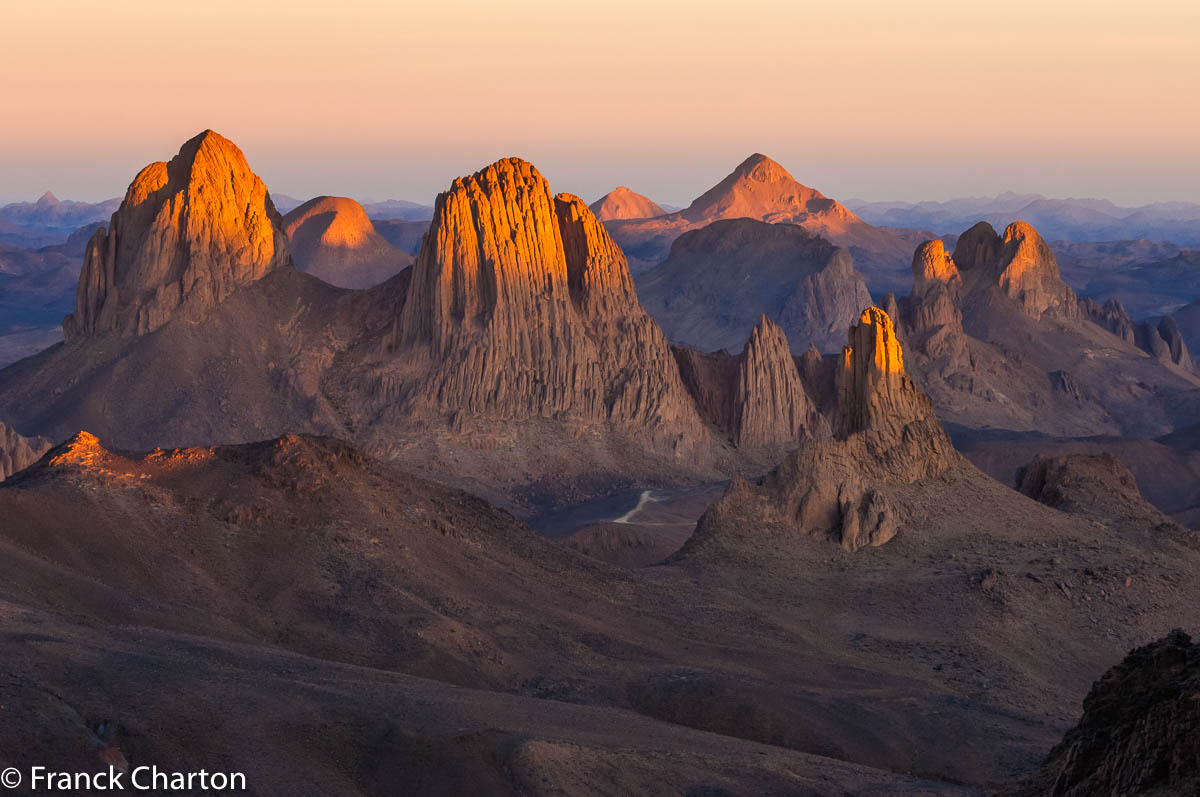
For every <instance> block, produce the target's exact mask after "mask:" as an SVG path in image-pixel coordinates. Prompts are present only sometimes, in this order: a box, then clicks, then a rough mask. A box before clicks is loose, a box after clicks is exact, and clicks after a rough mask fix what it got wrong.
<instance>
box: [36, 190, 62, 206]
mask: <svg viewBox="0 0 1200 797" xmlns="http://www.w3.org/2000/svg"><path fill="white" fill-rule="evenodd" d="M37 203H38V204H39V205H57V204H58V197H56V196H55V195H54V192H52V191H47V192H46V193H44V194H42V195H41V196H40V197H38V201H37Z"/></svg>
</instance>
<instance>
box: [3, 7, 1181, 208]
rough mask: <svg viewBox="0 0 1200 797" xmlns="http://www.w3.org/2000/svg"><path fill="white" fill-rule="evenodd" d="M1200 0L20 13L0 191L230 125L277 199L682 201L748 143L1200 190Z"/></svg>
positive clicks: (974, 170) (836, 157) (996, 180)
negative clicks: (512, 178)
mask: <svg viewBox="0 0 1200 797" xmlns="http://www.w3.org/2000/svg"><path fill="white" fill-rule="evenodd" d="M1198 82H1200V3H1196V2H1195V0H1186V1H1184V0H1180V1H1179V2H1165V1H1163V0H1142V2H1137V3H1130V2H1108V0H1090V2H1074V1H1071V2H1061V1H1056V0H1038V2H1007V3H1003V4H991V3H961V2H953V1H952V0H924V1H923V0H912V1H910V2H896V1H895V0H887V1H886V2H883V1H879V2H876V1H874V0H839V2H828V0H822V2H818V3H807V2H795V0H791V1H785V0H740V2H730V1H729V0H723V1H722V2H719V3H717V2H708V1H707V0H701V1H700V2H695V1H693V2H673V1H667V2H663V1H662V0H605V2H595V3H577V2H569V0H553V1H552V2H551V1H547V2H540V1H537V2H521V1H520V0H508V1H507V2H494V1H493V0H422V2H414V3H410V2H385V1H383V0H332V1H330V0H325V1H324V2H319V3H311V2H304V1H303V0H293V1H292V2H286V3H281V2H255V0H202V1H201V2H197V3H162V2H161V0H156V1H155V2H143V0H108V2H95V1H94V0H56V2H34V1H33V0H12V2H9V3H6V4H5V13H4V22H3V25H2V26H0V87H2V91H0V101H2V102H3V105H4V114H3V117H2V118H0V121H2V123H0V202H7V201H15V200H20V199H31V198H34V197H36V196H38V195H39V194H40V193H41V192H42V191H44V190H47V189H50V190H53V191H54V192H55V193H56V194H57V195H58V196H59V197H60V198H78V199H89V200H95V199H100V198H104V197H108V196H115V195H119V194H122V193H124V189H125V187H126V185H128V183H129V181H130V180H131V179H132V178H133V176H134V174H136V172H137V171H138V170H139V169H140V168H141V167H142V166H144V165H145V164H146V163H148V162H150V161H153V160H165V159H167V158H168V157H169V156H170V155H172V154H174V152H175V151H177V150H178V148H179V145H180V144H181V143H182V142H183V141H184V140H185V139H187V138H188V137H190V136H191V135H193V134H195V133H197V132H199V131H200V130H202V129H204V128H206V127H211V128H213V129H215V130H217V131H218V132H220V133H222V134H224V135H226V136H228V137H229V138H231V139H233V140H234V141H235V142H236V143H237V144H238V145H239V146H241V147H242V149H243V150H244V151H245V152H246V155H247V157H248V158H249V160H250V164H251V166H252V167H253V168H254V169H255V170H256V171H257V172H258V173H259V174H260V175H261V176H262V177H263V179H264V180H266V182H267V184H268V186H270V188H271V190H272V191H274V192H277V193H285V194H290V195H293V196H296V197H300V198H306V197H309V196H313V195H316V194H323V193H324V194H344V195H349V196H354V197H358V198H384V197H395V198H406V199H413V200H418V201H432V198H433V196H434V195H435V194H436V193H437V192H438V191H439V190H442V189H443V188H445V187H446V185H447V184H448V183H449V182H450V181H451V179H452V178H453V177H455V176H456V175H458V174H462V173H466V172H470V171H474V170H476V169H478V168H480V167H481V166H483V165H486V164H487V163H490V162H491V161H493V160H495V159H496V158H498V157H502V156H505V155H520V156H522V157H525V158H527V159H529V160H531V161H533V162H534V163H535V164H536V165H537V166H538V167H539V168H540V169H541V170H542V172H543V173H544V174H546V176H547V177H548V178H549V179H550V181H551V185H552V187H553V188H554V189H555V190H560V191H571V192H574V193H577V194H580V195H581V196H583V197H585V198H586V199H587V200H589V201H591V200H592V199H594V198H595V197H597V196H598V195H600V194H601V193H603V192H604V191H607V190H608V189H610V188H612V187H613V186H614V185H616V184H618V183H623V184H626V185H629V186H630V187H632V188H633V189H634V190H637V191H641V192H643V193H645V194H648V195H649V196H651V197H652V198H654V199H656V200H658V201H662V202H669V203H673V204H678V205H683V204H687V202H689V201H690V200H691V199H692V198H693V197H694V196H696V195H697V194H699V193H700V192H701V191H703V190H704V189H706V188H708V187H709V186H711V185H712V184H713V183H715V182H717V181H718V180H719V179H720V178H721V177H723V176H724V175H725V174H726V173H728V172H729V171H730V170H731V169H732V168H733V167H734V166H735V165H736V164H737V163H738V162H739V161H741V160H742V159H743V158H744V157H745V156H746V155H748V154H750V153H751V152H755V151H760V152H764V153H766V154H768V155H770V156H772V157H773V158H775V159H776V160H778V161H780V162H781V163H782V164H783V165H784V166H785V167H787V168H788V169H789V170H790V171H791V172H792V173H793V174H794V175H795V176H796V178H797V179H799V180H800V181H801V182H804V183H807V184H809V185H812V186H814V187H816V188H818V189H820V190H822V191H824V192H825V193H827V194H829V195H831V196H834V197H840V198H850V197H865V198H868V199H910V200H911V199H946V198H949V197H953V196H964V195H976V194H994V193H997V192H999V191H1003V190H1007V189H1012V190H1017V191H1036V192H1040V193H1044V194H1047V195H1050V196H1102V197H1108V198H1111V199H1113V200H1116V201H1119V202H1123V203H1127V204H1131V203H1142V202H1148V201H1153V200H1160V199H1161V200H1170V199H1182V200H1191V201H1200V145H1198V143H1197V142H1200V88H1198Z"/></svg>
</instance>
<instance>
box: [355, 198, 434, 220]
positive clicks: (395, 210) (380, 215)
mask: <svg viewBox="0 0 1200 797" xmlns="http://www.w3.org/2000/svg"><path fill="white" fill-rule="evenodd" d="M363 210H365V211H366V213H367V215H368V216H370V217H371V218H372V219H373V220H380V219H388V220H392V219H395V220H398V221H429V220H430V219H432V218H433V208H431V207H430V206H429V205H423V204H421V203H420V202H409V201H408V200H407V199H386V200H384V201H383V202H364V203H363Z"/></svg>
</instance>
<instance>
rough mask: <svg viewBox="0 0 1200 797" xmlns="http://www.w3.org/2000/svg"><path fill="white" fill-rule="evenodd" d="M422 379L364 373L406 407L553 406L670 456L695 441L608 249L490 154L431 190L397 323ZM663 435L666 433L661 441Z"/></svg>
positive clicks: (658, 342)
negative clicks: (629, 430) (490, 160)
mask: <svg viewBox="0 0 1200 797" xmlns="http://www.w3.org/2000/svg"><path fill="white" fill-rule="evenodd" d="M396 347H397V349H398V350H400V351H402V352H403V355H404V359H405V360H406V361H416V362H424V363H428V364H429V365H430V366H431V367H430V368H429V370H428V371H427V372H426V374H424V375H422V376H419V377H417V378H415V379H411V380H410V381H409V382H408V384H397V383H396V381H395V379H394V377H393V376H392V374H393V373H395V372H394V370H392V369H391V367H390V366H389V367H388V368H375V367H374V366H371V368H370V371H371V372H373V374H372V375H373V376H374V378H375V379H376V380H378V381H377V385H378V389H380V390H381V391H382V392H383V393H384V394H387V393H394V394H396V395H395V398H397V399H401V401H400V406H402V407H405V409H406V412H407V413H408V414H410V415H411V414H418V415H441V416H445V415H455V414H460V413H469V414H470V415H471V416H474V417H478V416H485V417H486V416H497V417H499V418H505V419H512V420H522V419H526V418H531V417H537V416H551V415H555V414H566V415H569V416H572V417H575V418H578V419H579V420H581V421H591V422H605V423H607V422H613V423H617V424H619V425H626V424H628V425H632V426H638V427H641V428H643V429H645V431H646V432H647V433H649V434H651V435H652V436H657V435H660V434H661V435H663V438H662V443H663V444H664V445H668V446H669V447H670V448H671V449H676V450H680V451H682V448H681V447H686V446H688V445H691V444H693V443H694V442H696V441H698V440H699V439H701V437H702V432H701V425H700V422H699V418H698V417H697V416H696V415H695V410H694V407H693V406H692V403H691V401H690V399H689V397H688V395H687V393H686V391H685V390H684V388H683V385H682V383H681V382H680V380H679V375H678V371H677V369H676V368H675V365H674V359H673V357H672V355H671V353H670V349H669V348H668V346H667V343H666V340H665V338H664V337H663V336H662V333H661V332H660V331H659V329H658V327H657V326H656V325H655V324H654V322H653V321H652V320H651V319H650V318H649V316H647V315H646V313H645V312H644V311H643V310H642V308H641V306H640V305H639V304H638V301H637V296H636V294H635V292H634V287H633V280H632V278H631V277H630V274H629V270H628V268H627V267H626V265H625V258H624V256H623V255H622V253H621V250H620V249H618V248H617V246H616V245H615V244H614V243H613V241H612V239H611V238H610V237H609V235H608V233H607V232H606V231H605V230H604V228H603V226H601V225H600V223H599V222H598V221H597V220H596V218H595V217H594V216H593V215H592V214H591V211H590V210H588V208H587V206H586V205H584V204H583V203H582V201H581V200H579V199H578V198H577V197H574V196H571V195H569V194H558V195H553V194H551V192H550V189H549V186H548V184H547V183H546V181H545V179H544V178H543V177H542V176H541V174H540V173H538V171H537V170H536V169H535V168H534V167H533V166H532V165H530V164H528V163H526V162H524V161H521V160H518V159H507V160H502V161H498V162H497V163H495V164H493V165H492V166H489V167H488V168H487V169H484V170H483V171H480V172H477V173H476V174H474V175H472V176H470V177H467V178H460V179H458V180H456V181H455V183H454V185H453V186H452V187H451V189H450V190H449V191H447V192H445V193H443V194H441V195H440V196H439V197H438V200H437V204H436V206H435V213H434V220H433V224H432V228H431V230H430V232H429V234H428V235H427V237H426V239H425V243H424V245H423V246H422V248H421V253H420V254H419V255H418V256H417V261H416V263H415V264H414V266H413V274H412V283H411V287H410V288H409V290H408V295H407V297H406V299H405V302H404V307H403V310H402V311H401V312H400V315H399V318H398V320H397V326H396ZM668 441H670V442H668Z"/></svg>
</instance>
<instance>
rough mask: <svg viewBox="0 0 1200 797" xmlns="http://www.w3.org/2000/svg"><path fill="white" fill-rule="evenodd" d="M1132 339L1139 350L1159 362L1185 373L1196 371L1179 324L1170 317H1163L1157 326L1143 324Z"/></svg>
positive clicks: (1149, 323) (1150, 323)
mask: <svg viewBox="0 0 1200 797" xmlns="http://www.w3.org/2000/svg"><path fill="white" fill-rule="evenodd" d="M1134 338H1135V341H1136V342H1137V343H1138V345H1139V346H1140V347H1141V348H1143V349H1144V350H1145V351H1147V352H1148V353H1149V354H1151V355H1152V356H1154V357H1156V358H1158V359H1159V360H1160V361H1162V362H1165V363H1171V364H1172V365H1177V366H1179V367H1180V368H1182V369H1184V370H1185V371H1191V372H1193V373H1194V372H1195V371H1196V364H1195V363H1194V362H1193V361H1192V355H1191V353H1190V352H1189V351H1188V347H1187V343H1185V342H1184V340H1183V333H1182V332H1180V330H1179V324H1178V323H1176V321H1175V319H1174V318H1172V317H1171V316H1169V315H1165V316H1163V317H1162V318H1160V319H1159V321H1158V323H1157V324H1153V323H1152V322H1150V321H1146V322H1143V323H1142V324H1141V325H1140V326H1139V328H1138V329H1137V330H1136V332H1135V336H1134Z"/></svg>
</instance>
